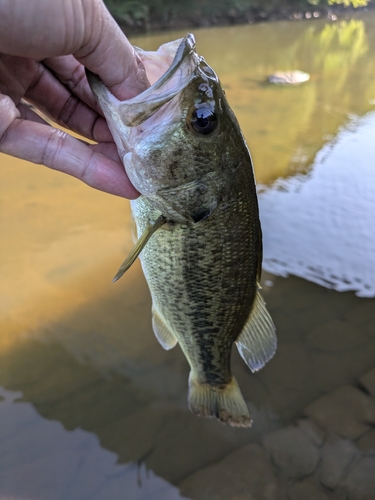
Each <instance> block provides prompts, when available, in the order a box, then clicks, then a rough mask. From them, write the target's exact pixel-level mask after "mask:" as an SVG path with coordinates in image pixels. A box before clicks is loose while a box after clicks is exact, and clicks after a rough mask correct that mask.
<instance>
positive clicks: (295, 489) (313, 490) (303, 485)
mask: <svg viewBox="0 0 375 500" xmlns="http://www.w3.org/2000/svg"><path fill="white" fill-rule="evenodd" d="M288 493H289V495H288V497H289V499H290V500H329V496H328V495H326V494H325V493H324V491H322V490H321V489H319V488H318V487H317V486H315V485H314V484H312V483H311V482H310V481H308V480H305V481H302V482H300V483H296V484H294V485H293V486H292V487H291V488H290V489H289V492H288Z"/></svg>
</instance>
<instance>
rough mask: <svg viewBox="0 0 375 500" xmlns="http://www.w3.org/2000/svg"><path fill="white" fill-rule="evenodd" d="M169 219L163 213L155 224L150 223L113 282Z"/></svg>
mask: <svg viewBox="0 0 375 500" xmlns="http://www.w3.org/2000/svg"><path fill="white" fill-rule="evenodd" d="M166 221H167V219H166V218H165V217H164V216H163V215H161V216H160V217H159V218H158V219H157V220H156V222H154V224H150V225H149V226H147V228H146V230H145V231H144V233H143V234H142V236H141V237H140V238H139V240H138V241H137V243H136V244H135V245H134V247H133V248H132V249H131V251H130V254H129V255H128V256H127V257H126V259H125V261H124V262H123V263H122V264H121V267H120V269H119V270H118V271H117V273H116V276H115V277H114V278H113V280H112V282H113V283H114V282H115V281H117V280H118V279H120V278H121V276H122V275H123V274H124V273H125V272H126V271H127V270H128V269H129V267H130V266H131V265H132V264H133V262H134V261H135V259H136V258H137V257H138V255H139V254H140V253H141V252H142V250H143V249H144V247H145V246H146V243H147V242H148V240H149V239H150V238H151V236H152V235H153V234H154V232H155V231H157V230H158V229H159V227H161V226H163V225H164V224H165V223H166Z"/></svg>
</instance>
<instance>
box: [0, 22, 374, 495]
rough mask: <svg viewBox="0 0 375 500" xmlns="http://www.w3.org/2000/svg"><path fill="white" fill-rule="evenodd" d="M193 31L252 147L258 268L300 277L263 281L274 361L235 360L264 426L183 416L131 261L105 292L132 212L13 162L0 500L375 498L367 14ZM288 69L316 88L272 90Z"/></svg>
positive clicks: (178, 365)
mask: <svg viewBox="0 0 375 500" xmlns="http://www.w3.org/2000/svg"><path fill="white" fill-rule="evenodd" d="M182 34H184V33H181V32H179V33H165V34H162V35H157V36H148V37H143V38H137V39H134V43H135V44H136V45H139V46H141V47H143V48H145V49H151V48H156V47H157V46H158V45H159V44H160V43H162V42H164V41H167V40H170V39H173V38H177V37H178V36H180V35H182ZM196 37H197V42H198V49H199V52H200V53H201V54H202V55H204V56H205V57H206V59H207V61H208V62H209V63H210V64H211V65H212V66H213V67H214V68H215V70H216V71H217V72H218V74H219V76H220V77H221V79H222V81H223V84H224V86H225V88H226V90H227V94H228V98H229V100H230V102H231V104H232V106H233V108H234V109H235V112H236V114H237V116H238V118H239V120H240V122H241V125H242V127H243V131H244V133H245V136H246V138H247V140H248V142H249V145H250V148H251V151H252V155H253V159H254V163H255V169H256V175H257V179H258V182H259V185H260V187H261V194H260V207H261V213H262V222H263V232H264V242H265V266H266V269H269V270H270V269H271V270H272V271H273V272H274V273H277V274H279V275H280V274H281V275H287V274H288V273H289V274H290V275H291V276H289V277H287V278H286V277H282V276H276V275H275V274H269V273H267V272H266V273H265V274H264V279H263V281H264V296H265V298H266V300H267V305H268V308H269V310H270V312H271V314H272V316H273V319H274V321H275V324H276V326H277V330H278V336H279V349H278V352H277V355H276V357H275V358H274V359H273V360H272V361H271V362H270V363H269V364H268V365H267V366H266V367H265V368H264V369H263V370H262V371H261V372H259V373H257V374H256V375H253V374H251V373H250V372H249V371H248V370H247V368H246V366H245V365H244V364H243V362H242V360H241V359H240V358H239V356H237V353H233V370H234V373H235V374H236V377H237V379H238V382H239V384H240V386H241V389H242V391H243V394H244V396H245V398H246V400H247V402H248V404H249V406H250V408H251V411H252V414H253V417H254V426H253V428H252V429H251V430H238V429H230V428H226V427H224V426H222V425H221V424H219V423H217V422H215V421H210V420H203V419H198V418H196V417H194V416H193V415H191V414H190V412H189V411H188V408H187V403H186V394H187V377H188V366H187V363H186V361H185V359H184V356H183V355H182V354H181V351H180V350H179V348H176V349H174V350H172V351H170V352H165V351H163V349H162V348H161V347H160V346H159V344H158V343H157V341H156V339H155V338H154V336H153V333H152V329H151V311H150V307H151V304H150V298H149V295H148V291H147V285H146V284H145V281H144V279H143V276H142V274H141V270H140V266H139V264H138V263H136V265H134V266H133V268H131V270H130V271H129V272H128V273H127V275H126V276H125V277H124V278H123V279H122V280H121V281H120V282H118V283H116V284H115V285H113V284H112V283H111V278H112V276H113V275H114V273H115V272H116V270H117V268H118V266H119V264H120V263H121V262H122V260H123V257H124V255H126V253H127V251H128V250H129V249H130V247H131V246H132V242H131V235H130V220H129V208H128V203H127V202H126V201H124V200H121V199H117V198H115V197H111V196H109V195H105V194H103V193H100V192H96V191H94V190H92V189H90V188H88V187H86V186H84V185H81V184H80V183H79V182H78V181H75V180H74V179H71V178H69V177H67V176H64V175H62V174H59V173H56V172H52V171H48V170H47V169H44V168H42V167H39V166H35V165H31V164H28V163H26V162H22V161H19V160H15V159H11V158H9V157H5V156H1V162H2V168H1V170H0V176H1V184H0V190H1V201H2V203H1V212H0V230H1V235H2V236H1V238H2V239H1V247H0V252H1V260H0V263H1V264H0V273H1V282H0V297H1V302H0V386H1V387H0V499H1V500H5V499H6V500H8V499H10V498H17V500H18V499H20V500H21V499H22V500H37V499H38V500H39V499H40V500H50V499H51V500H52V499H67V500H68V499H69V500H76V499H77V500H78V499H82V500H84V499H90V500H107V499H111V500H119V499H129V500H138V499H150V498H152V499H171V500H172V499H178V498H182V497H184V498H191V499H194V500H196V499H197V500H201V499H202V500H211V499H212V500H213V499H223V500H227V499H236V500H238V499H255V500H262V499H267V500H283V499H291V500H303V499H305V498H313V499H314V500H315V499H317V500H324V499H332V498H335V499H336V498H337V499H350V500H351V499H353V500H357V499H359V500H362V499H364V500H367V499H369V500H373V499H374V498H375V493H374V492H375V484H374V477H375V429H374V426H375V398H374V397H375V368H374V367H375V300H374V298H373V296H374V292H373V291H374V288H375V277H374V269H375V262H374V255H375V240H374V233H375V231H374V229H375V220H374V213H375V208H374V200H375V177H374V176H375V174H374V172H375V170H374V168H373V162H374V160H373V158H374V157H375V154H374V153H375V151H374V149H375V148H374V146H373V144H374V140H373V137H375V118H374V114H373V113H372V111H375V15H374V14H372V13H371V14H367V15H366V17H363V18H357V19H353V20H350V21H345V22H337V23H325V22H323V21H322V22H321V21H318V22H301V23H272V24H265V25H257V26H244V27H238V26H237V27H233V28H215V29H209V30H197V31H196ZM288 69H301V70H303V71H307V72H308V73H310V74H311V80H310V81H309V82H308V83H306V84H303V85H301V86H299V87H293V88H291V87H288V88H280V87H273V86H271V85H267V84H265V83H264V81H265V79H266V76H267V75H268V74H270V73H272V72H274V71H276V70H288ZM280 178H281V179H282V180H280ZM275 181H277V182H276V183H275ZM292 275H296V276H299V277H295V276H292ZM304 278H308V279H304ZM312 281H314V282H315V283H312ZM316 283H320V284H323V283H325V284H326V285H327V286H328V287H334V288H336V289H339V290H353V291H346V292H345V293H340V292H338V291H335V290H332V289H328V288H327V287H324V286H321V285H318V284H316ZM366 286H367V288H366ZM354 292H356V293H357V295H359V296H362V298H361V297H359V296H356V295H355V293H354ZM364 296H366V297H367V298H363V297H364ZM371 370H372V371H371Z"/></svg>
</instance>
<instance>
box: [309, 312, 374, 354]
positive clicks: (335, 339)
mask: <svg viewBox="0 0 375 500" xmlns="http://www.w3.org/2000/svg"><path fill="white" fill-rule="evenodd" d="M307 340H308V342H309V343H310V344H311V345H312V346H314V347H315V348H316V349H319V350H321V351H327V352H333V353H337V352H340V351H348V350H351V349H356V348H357V347H360V346H361V345H363V344H365V343H366V342H368V340H367V338H366V337H365V336H364V335H362V334H361V332H359V331H358V330H357V329H355V328H353V327H352V326H350V325H347V324H346V323H344V322H343V321H341V320H339V319H336V320H334V321H330V322H328V323H325V324H324V325H322V326H319V327H318V328H314V330H312V331H311V332H310V333H309V334H308V335H307Z"/></svg>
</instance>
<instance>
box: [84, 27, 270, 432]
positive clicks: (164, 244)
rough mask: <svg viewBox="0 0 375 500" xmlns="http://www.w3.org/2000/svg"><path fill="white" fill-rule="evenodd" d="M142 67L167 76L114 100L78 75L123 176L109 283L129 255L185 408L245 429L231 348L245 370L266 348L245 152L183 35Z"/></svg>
mask: <svg viewBox="0 0 375 500" xmlns="http://www.w3.org/2000/svg"><path fill="white" fill-rule="evenodd" d="M139 55H140V58H141V60H142V62H143V64H144V66H145V69H146V72H147V69H148V65H149V64H150V65H151V66H152V70H153V71H155V69H156V61H157V60H158V58H159V59H160V67H163V68H166V67H169V69H168V70H167V71H166V72H165V73H164V74H162V75H160V78H159V80H157V81H156V82H155V83H154V84H153V85H152V86H150V87H149V88H148V89H147V90H145V91H144V92H143V93H142V94H140V95H139V96H136V97H134V98H132V99H130V100H128V101H119V100H117V99H116V98H115V97H114V96H113V95H111V94H110V92H109V91H108V90H107V89H106V88H105V87H104V85H103V84H102V83H101V82H100V80H99V79H98V78H97V77H96V76H95V75H93V74H91V73H90V72H87V77H88V81H89V84H90V86H91V88H92V90H93V93H94V95H95V96H96V98H97V100H98V103H99V105H100V107H101V109H102V110H103V113H104V116H105V117H106V119H107V123H108V126H109V128H110V130H111V132H112V135H113V137H114V140H115V142H116V145H117V149H118V153H119V156H120V158H122V159H123V163H124V167H125V170H126V173H127V175H128V177H129V179H130V180H131V182H132V183H133V184H134V186H135V187H136V189H138V191H139V192H140V193H141V195H142V196H140V197H139V198H138V199H136V200H134V201H132V202H131V206H132V213H133V216H134V220H135V223H136V227H137V233H138V241H137V242H136V244H135V246H134V248H133V250H132V252H131V253H130V255H129V256H128V257H127V259H126V260H125V262H124V263H123V264H122V266H121V267H120V269H119V271H118V273H117V274H116V276H115V278H114V281H116V280H117V279H119V278H120V277H121V276H122V275H123V273H124V272H125V271H126V270H127V269H128V268H129V267H130V266H131V265H132V263H133V262H134V260H135V259H136V258H137V256H138V255H139V256H140V259H141V263H142V268H143V271H144V275H145V277H146V280H147V283H148V286H149V289H150V293H151V296H152V326H153V330H154V333H155V335H156V337H157V338H158V340H159V342H160V344H161V345H162V346H163V347H164V348H165V349H171V348H173V347H174V346H175V345H176V344H177V343H178V344H179V345H180V347H181V349H182V351H183V352H184V354H185V356H186V359H187V361H188V363H189V365H190V369H191V371H190V376H189V396H188V399H189V406H190V408H191V410H192V411H193V412H194V413H195V414H197V415H199V416H206V417H217V418H218V419H219V420H221V421H222V422H224V423H228V424H230V425H233V426H244V427H247V426H250V425H251V423H252V420H251V417H250V415H249V411H248V408H247V405H246V403H245V401H244V399H243V396H242V394H241V392H240V389H239V387H238V385H237V382H236V379H235V378H234V377H233V375H232V373H231V368H230V357H231V349H232V346H233V344H235V345H236V346H237V348H238V351H239V353H240V354H241V356H242V358H243V359H244V361H245V362H246V363H247V365H248V366H249V368H250V369H251V370H252V371H253V372H255V371H257V370H259V369H260V368H262V367H263V366H264V365H265V363H266V362H267V361H269V359H271V357H272V356H273V355H274V353H275V350H276V343H277V341H276V335H275V328H274V325H273V322H272V319H271V317H270V316H269V314H268V312H267V310H266V307H265V303H264V301H263V299H262V297H261V295H260V293H259V280H260V272H261V260H262V241H261V228H260V222H259V214H258V203H257V196H256V187H255V180H254V174H253V168H252V162H251V158H250V154H249V151H248V149H247V145H246V143H245V140H244V138H243V136H242V133H241V130H240V128H239V125H238V122H237V120H236V118H235V116H234V114H233V111H232V110H231V109H230V107H229V104H228V102H227V100H226V97H225V94H224V92H223V90H222V88H221V85H220V82H219V80H218V78H217V76H216V74H215V73H214V71H213V70H212V68H210V67H209V66H208V64H207V63H206V62H205V61H204V59H203V58H201V57H199V56H198V54H197V53H196V51H195V40H194V37H193V36H192V35H190V34H189V35H187V36H186V37H185V38H184V39H182V40H176V41H175V42H170V43H169V44H165V45H163V46H162V47H161V48H160V49H159V51H157V52H156V53H151V54H149V53H147V52H143V51H139Z"/></svg>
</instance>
